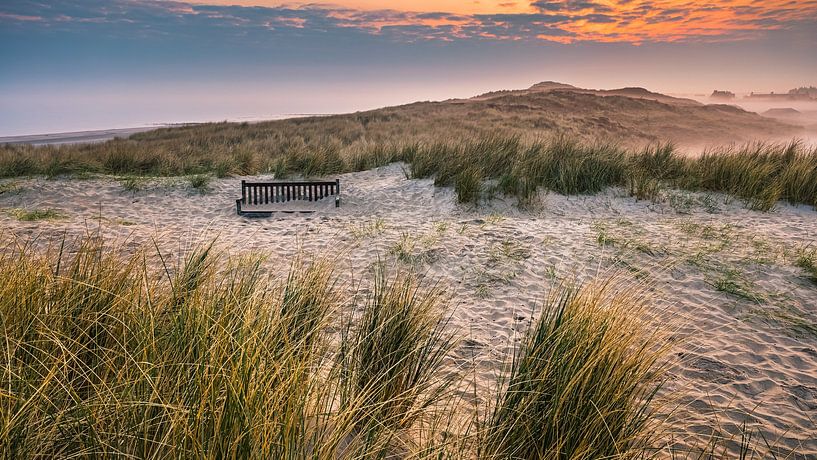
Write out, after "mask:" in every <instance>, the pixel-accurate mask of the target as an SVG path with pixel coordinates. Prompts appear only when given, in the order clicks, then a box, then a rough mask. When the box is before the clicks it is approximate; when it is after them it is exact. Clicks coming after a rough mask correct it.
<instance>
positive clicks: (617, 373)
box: [0, 238, 725, 460]
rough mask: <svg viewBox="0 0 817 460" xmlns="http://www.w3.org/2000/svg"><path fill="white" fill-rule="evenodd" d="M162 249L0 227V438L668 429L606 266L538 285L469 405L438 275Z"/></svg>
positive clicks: (502, 452) (632, 320) (634, 326)
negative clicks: (349, 273) (538, 297)
mask: <svg viewBox="0 0 817 460" xmlns="http://www.w3.org/2000/svg"><path fill="white" fill-rule="evenodd" d="M167 260H168V257H166V256H164V255H162V254H161V253H159V251H158V250H157V249H155V248H154V249H151V250H140V251H137V252H136V253H131V254H130V255H121V254H119V253H118V252H117V250H116V249H115V248H105V247H104V246H102V245H101V243H100V242H99V241H94V240H87V241H84V242H79V243H75V244H63V245H62V246H59V247H56V248H52V249H37V248H35V247H33V246H32V245H28V244H25V243H22V242H20V241H17V240H10V241H9V240H8V238H6V239H4V241H3V245H2V250H0V328H2V331H3V337H4V340H3V341H2V342H0V382H2V387H0V453H1V454H2V457H3V458H15V459H18V458H21V459H25V458H134V457H135V458H246V459H250V458H259V459H261V458H264V459H266V458H276V459H277V458H287V459H337V458H360V459H370V458H383V459H385V458H395V459H397V458H401V459H402V458H407V459H414V458H416V459H491V460H494V459H538V458H544V459H597V458H618V459H629V458H649V457H652V456H654V453H655V452H656V450H655V449H654V447H656V446H660V445H661V443H662V442H663V440H662V439H661V435H662V433H663V432H662V431H661V424H660V422H659V420H658V418H657V417H656V416H655V409H654V404H653V395H654V394H655V391H656V390H657V389H658V388H659V385H660V377H661V372H662V370H663V366H662V363H664V357H665V354H664V352H665V351H666V345H665V342H663V341H662V336H661V334H660V333H658V332H655V330H653V329H650V328H648V327H647V324H648V323H647V322H644V321H642V320H641V318H643V317H644V316H643V315H642V314H643V313H644V311H645V310H644V308H645V306H646V305H647V302H648V301H649V298H647V297H643V296H639V295H637V293H634V292H633V291H628V290H626V289H625V290H621V289H618V288H617V287H616V286H617V285H616V284H615V283H612V282H609V283H601V284H598V283H591V284H587V285H584V286H573V287H565V288H563V289H559V290H557V291H556V292H555V293H554V294H553V295H552V296H550V297H549V298H548V301H547V302H545V305H544V309H543V311H542V312H541V315H540V318H539V319H538V320H537V321H535V322H534V324H533V325H532V327H531V329H530V331H529V333H528V334H527V336H526V338H525V340H523V342H522V344H521V346H520V347H519V349H518V351H517V352H516V354H515V356H514V359H513V361H512V362H511V363H509V368H508V369H509V370H508V373H507V375H506V377H505V378H504V379H503V380H502V381H501V382H500V384H499V386H498V387H497V390H496V392H495V393H493V394H483V395H478V396H479V399H482V400H489V401H493V403H491V404H490V405H489V408H488V411H487V413H486V412H482V413H480V411H479V410H477V411H476V412H475V411H474V410H473V406H472V405H470V403H466V402H465V401H464V400H463V399H462V398H463V396H462V394H460V393H458V392H457V391H456V389H457V388H458V384H459V383H461V382H457V381H455V380H454V377H452V376H451V375H450V373H445V372H444V370H445V369H444V368H445V364H446V360H447V357H448V356H449V352H450V351H451V350H452V347H454V346H455V342H456V340H455V333H456V331H454V330H453V329H452V327H451V326H450V325H449V323H448V318H449V316H448V315H449V313H447V312H446V305H447V302H446V300H447V296H446V295H445V292H444V290H443V289H442V287H440V286H436V285H429V284H428V283H425V282H423V281H422V280H421V279H420V278H418V277H416V276H415V275H412V274H411V273H401V272H396V273H392V274H387V273H386V272H385V271H382V270H380V271H377V272H376V273H375V275H374V277H373V279H372V280H371V288H370V289H369V291H368V292H369V293H368V295H365V296H361V295H356V294H350V293H349V292H348V290H346V289H345V288H344V287H343V286H339V285H338V281H337V278H336V277H335V275H334V273H333V267H332V266H331V264H329V263H328V262H326V261H325V260H321V259H317V260H312V261H305V260H301V259H295V260H294V261H292V262H291V264H290V265H289V271H288V273H287V274H286V276H285V277H284V278H283V279H277V278H271V277H270V276H269V275H267V274H266V271H265V262H264V261H263V260H262V259H260V258H246V257H245V258H230V257H228V256H227V255H225V254H222V253H220V252H219V251H218V250H217V249H216V248H215V246H213V245H209V246H202V247H199V248H198V249H195V250H193V251H190V252H189V254H188V255H187V256H186V257H185V258H184V260H183V262H181V263H179V265H178V266H176V265H169V264H167V263H166V261H167ZM348 311H352V312H357V313H356V314H353V315H351V316H350V315H348V314H347V312H348ZM724 457H725V456H724Z"/></svg>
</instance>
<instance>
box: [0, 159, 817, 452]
mask: <svg viewBox="0 0 817 460" xmlns="http://www.w3.org/2000/svg"><path fill="white" fill-rule="evenodd" d="M340 178H341V183H342V190H343V193H344V195H343V204H342V207H341V208H339V209H335V208H334V207H333V203H332V202H331V200H330V201H327V202H325V203H319V204H309V203H306V204H304V205H303V206H299V209H303V210H313V211H315V212H314V213H311V214H298V213H294V214H285V213H280V214H276V215H274V216H273V217H271V218H264V219H249V218H241V217H238V216H236V215H235V198H236V197H237V196H238V194H239V186H238V183H239V180H240V178H231V179H225V180H217V181H214V182H213V184H212V185H211V187H210V191H209V192H208V193H207V194H204V195H200V194H198V193H197V192H195V191H194V190H191V189H190V188H189V186H187V185H186V182H185V181H184V180H182V179H166V180H160V181H156V183H154V184H151V185H149V186H147V188H146V189H145V190H142V191H139V192H128V191H125V190H124V189H123V187H122V185H121V184H120V183H119V182H117V181H116V180H114V179H110V178H102V179H95V180H90V181H80V180H57V181H48V180H44V179H27V180H18V181H4V182H3V183H5V184H8V183H10V182H15V184H16V187H17V190H16V191H9V192H5V193H3V194H0V208H19V207H29V208H40V209H42V208H52V209H55V210H59V211H60V212H62V213H64V214H65V215H66V217H65V218H64V219H62V220H54V221H40V222H21V221H18V220H16V219H15V218H13V217H12V216H11V215H10V214H9V213H0V228H2V229H4V233H5V232H6V231H10V232H11V233H14V234H16V235H19V236H22V237H28V236H40V237H45V238H46V239H47V238H48V237H54V236H57V235H61V234H62V233H63V232H67V234H69V235H79V234H81V233H85V232H86V231H89V230H90V231H93V230H95V229H96V228H97V225H98V223H100V222H101V223H102V226H103V227H102V232H103V234H104V235H105V236H107V237H110V238H120V239H128V241H129V242H130V243H129V244H133V245H138V244H139V243H140V242H142V241H145V240H147V239H148V238H150V237H151V236H154V235H160V239H162V240H166V241H172V242H180V243H179V244H181V245H182V246H183V245H185V244H187V243H188V242H189V241H191V240H195V239H201V238H209V237H212V235H215V234H217V235H218V236H219V244H221V245H222V246H224V247H225V248H227V249H229V250H230V251H231V252H259V251H261V252H264V253H268V254H270V255H271V257H288V256H291V255H293V254H295V253H296V252H297V251H299V250H304V251H306V252H308V253H325V252H326V251H329V252H331V253H332V254H337V255H338V256H337V264H338V269H339V271H340V272H342V273H343V274H344V276H346V277H348V276H351V277H352V278H353V279H360V278H361V277H365V274H366V271H367V270H370V269H371V267H372V264H374V263H375V262H376V260H377V258H378V257H380V258H381V259H384V260H386V261H388V263H395V264H399V265H411V266H413V267H414V268H415V269H418V270H419V271H421V272H424V273H427V274H428V275H429V276H431V277H432V278H434V279H439V280H440V281H441V282H442V283H444V284H445V285H446V286H448V291H449V292H450V293H451V295H452V308H453V309H454V314H453V321H452V327H455V328H457V330H458V331H459V333H460V334H461V335H462V336H463V341H462V343H461V345H460V347H459V348H458V349H456V350H455V351H454V352H453V356H451V359H450V360H449V362H450V365H451V366H452V370H453V369H456V366H458V365H461V366H470V365H472V364H474V363H476V364H475V365H476V375H477V377H478V380H479V381H478V384H479V385H480V386H481V387H482V389H483V390H486V389H488V388H491V387H492V385H493V384H494V382H495V375H496V372H497V369H498V367H499V365H500V363H501V362H502V361H503V360H504V359H505V357H506V354H507V352H508V349H509V346H511V345H512V344H513V342H514V338H516V337H518V336H519V334H520V333H521V332H522V331H524V330H525V328H526V327H527V324H528V322H529V321H530V318H531V317H532V314H533V312H534V311H535V310H536V309H537V307H538V306H539V305H540V303H541V300H542V299H543V298H544V296H545V295H546V293H547V291H548V289H550V288H551V287H553V286H554V285H556V284H558V283H559V282H560V281H562V280H565V279H572V278H573V277H578V278H580V279H584V278H588V277H590V276H593V275H594V274H597V273H607V272H610V271H615V270H619V271H624V272H626V273H628V274H629V275H630V276H631V277H633V278H634V279H637V280H640V281H641V282H644V283H646V284H648V285H649V286H651V289H653V290H654V294H655V296H656V299H657V300H656V303H655V309H656V311H657V312H662V314H670V315H672V316H674V317H675V318H676V319H679V320H682V321H683V325H682V327H681V329H680V331H679V333H678V334H677V338H678V339H679V343H678V345H677V346H676V348H675V350H674V353H675V356H676V358H677V364H676V365H674V366H673V369H672V370H671V373H670V377H669V381H668V383H667V386H666V388H665V391H664V395H665V396H676V397H678V398H679V402H680V404H681V407H680V408H679V409H678V410H677V411H676V414H675V417H676V419H678V420H681V421H682V422H680V423H678V424H677V426H676V428H675V429H676V430H677V432H678V434H677V439H676V440H677V446H678V447H679V448H688V447H690V446H695V445H698V446H701V445H703V444H705V442H706V440H707V439H708V438H709V436H710V434H711V433H712V430H713V428H714V427H720V429H722V430H723V432H724V433H727V434H730V433H731V434H735V433H737V429H738V427H739V426H740V425H741V424H742V423H744V422H746V423H747V425H748V426H750V427H755V426H756V427H758V428H759V429H760V430H761V431H762V432H763V433H764V436H765V437H766V439H767V440H768V441H769V442H770V444H772V445H774V446H777V447H778V448H779V449H780V450H781V451H784V452H785V451H795V452H796V453H798V454H799V456H798V457H796V458H817V428H815V427H817V283H814V282H812V281H811V280H809V279H807V278H806V276H805V273H804V272H803V271H802V270H801V269H799V268H797V267H796V266H795V265H794V260H795V258H796V254H797V251H798V249H799V248H802V247H804V246H806V245H809V244H817V212H815V211H814V210H812V209H810V208H806V207H793V206H789V205H786V204H782V203H781V204H780V206H779V207H778V209H777V210H775V211H773V212H770V213H758V212H753V211H748V210H745V209H743V208H742V206H741V203H739V202H730V203H725V201H726V200H725V197H724V196H722V195H705V194H691V193H686V192H669V194H668V195H667V196H666V197H665V198H666V199H665V201H664V202H663V203H660V204H654V203H649V202H635V201H634V200H633V199H632V198H628V197H626V196H624V194H623V193H622V191H620V190H610V191H608V192H606V193H603V194H600V195H597V196H593V197H564V196H561V195H556V194H542V200H541V204H540V206H538V207H537V208H536V209H534V210H527V211H521V210H519V209H517V208H516V207H514V206H513V205H512V204H511V203H510V202H509V201H505V200H502V199H497V200H495V201H494V202H492V204H491V205H489V206H485V207H483V208H480V209H479V210H474V209H471V208H469V207H464V206H459V205H457V204H456V203H455V202H454V197H453V192H452V191H451V190H450V189H438V188H435V187H433V184H432V181H430V180H407V179H406V178H405V176H404V174H403V172H402V169H401V167H400V165H391V166H388V167H384V168H380V169H378V170H373V171H367V172H361V173H354V174H346V175H342V176H340ZM100 216H102V218H101V219H100ZM299 248H300V249H299ZM482 394H486V393H485V391H483V392H482ZM737 440H739V436H738V438H737Z"/></svg>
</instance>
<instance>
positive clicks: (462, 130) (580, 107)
mask: <svg viewBox="0 0 817 460" xmlns="http://www.w3.org/2000/svg"><path fill="white" fill-rule="evenodd" d="M218 126H223V128H221V127H218V128H213V127H207V128H202V129H211V130H212V129H219V130H220V129H224V130H229V129H231V128H230V126H231V125H230V124H224V125H218ZM197 129H199V128H196V127H193V128H186V129H178V130H177V129H174V130H161V131H157V132H155V133H146V134H140V135H138V137H139V138H140V139H149V138H154V137H161V138H166V137H170V138H172V137H176V136H185V135H187V134H190V135H192V132H190V131H191V130H192V131H195V130H197ZM185 130H187V131H188V133H187V134H185V132H184V131H185ZM242 130H243V131H242V133H243V134H242V135H246V136H250V137H252V138H253V139H269V142H270V143H271V144H270V145H275V144H274V143H275V142H276V141H275V139H281V138H286V139H301V141H298V145H301V144H308V143H309V142H311V141H313V140H314V139H318V138H322V139H327V138H328V139H336V140H337V142H338V143H339V145H348V144H351V143H356V142H360V143H362V145H376V144H377V143H401V142H414V141H423V142H438V141H449V140H457V139H461V138H473V137H474V136H475V135H486V134H499V135H503V136H506V135H518V136H521V137H523V138H525V139H532V138H547V137H552V136H559V135H565V136H568V137H570V138H573V139H576V140H582V141H586V142H597V141H606V142H615V143H618V144H620V145H623V146H630V147H640V146H643V145H645V144H647V143H653V142H656V141H672V142H675V143H676V144H678V145H679V146H684V147H696V148H697V147H700V146H702V145H721V144H726V143H733V142H734V143H741V142H747V141H751V140H756V139H767V140H768V139H790V138H791V137H795V136H798V135H800V134H801V133H802V132H803V128H802V127H801V126H795V125H792V124H788V123H785V122H783V121H780V120H777V119H771V118H767V117H763V116H761V115H758V114H756V113H754V112H747V111H745V110H743V109H741V108H739V107H736V106H732V105H723V104H708V105H705V104H701V103H699V102H696V101H693V100H691V99H684V98H676V97H671V96H667V95H664V94H660V93H656V92H652V91H649V90H647V89H644V88H620V89H612V90H593V89H583V88H577V87H574V86H572V85H567V84H563V83H556V82H543V83H539V84H536V85H533V86H532V87H530V88H527V89H522V90H504V91H494V92H490V93H486V94H482V95H479V96H475V97H473V98H467V99H450V100H446V101H441V102H416V103H413V104H406V105H401V106H396V107H386V108H382V109H376V110H369V111H364V112H357V113H351V114H344V115H331V116H321V117H308V118H294V119H288V120H277V121H267V122H261V123H256V124H251V125H248V126H246V127H242Z"/></svg>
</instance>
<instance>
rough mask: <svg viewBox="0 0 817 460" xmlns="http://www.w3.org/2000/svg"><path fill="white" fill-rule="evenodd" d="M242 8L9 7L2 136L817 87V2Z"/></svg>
mask: <svg viewBox="0 0 817 460" xmlns="http://www.w3.org/2000/svg"><path fill="white" fill-rule="evenodd" d="M236 1H240V2H241V3H242V4H243V5H244V6H229V5H224V4H209V5H208V4H201V3H195V4H192V3H184V2H169V1H161V0H112V1H101V0H68V1H60V2H41V1H28V0H23V1H18V0H12V1H11V2H4V3H3V4H0V59H2V62H3V63H4V64H3V70H2V72H0V136H3V135H17V134H30V133H38V132H54V131H70V130H81V129H100V128H110V127H129V126H136V125H144V124H149V123H161V122H182V121H204V120H221V119H240V118H264V117H269V116H274V115H283V114H291V113H334V112H346V111H354V110H362V109H366V108H375V107H380V106H384V105H392V104H398V103H405V102H411V101H414V100H439V99H446V98H449V97H466V96H470V95H474V94H477V93H480V92H484V91H488V90H493V89H506V88H520V87H527V86H529V85H531V84H533V83H535V82H537V81H543V80H557V81H564V82H567V83H571V84H576V85H579V86H585V87H597V88H611V87H620V86H645V87H648V88H650V89H653V90H657V91H663V92H673V93H708V92H711V90H712V89H715V88H718V89H730V90H733V91H738V92H742V91H752V90H758V91H766V90H777V91H782V90H787V89H789V88H791V87H794V86H799V85H805V84H817V81H815V77H814V75H817V52H815V50H816V49H817V0H815V1H812V0H802V1H789V0H783V1H777V0H771V1H763V2H760V1H752V0H717V1H714V0H713V1H710V2H677V1H675V0H654V1H649V0H597V1H589V0H565V1H555V0H554V1H549V0H538V1H533V2H504V3H503V2H497V3H495V4H494V3H491V2H482V3H480V4H475V3H474V2H454V1H452V0H441V1H438V2H422V1H420V2H414V3H412V2H389V3H388V4H386V5H388V6H387V7H381V6H380V4H379V3H378V2H374V1H368V0H349V1H346V2H344V1H340V2H336V3H335V4H328V3H327V4H324V3H310V4H297V3H287V4H281V3H274V2H265V1H256V2H253V1H252V0H236ZM211 3H225V2H220V0H212V2H211ZM226 3H232V2H226ZM475 5H477V6H475ZM437 7H439V8H445V10H440V11H437V10H435V8H437Z"/></svg>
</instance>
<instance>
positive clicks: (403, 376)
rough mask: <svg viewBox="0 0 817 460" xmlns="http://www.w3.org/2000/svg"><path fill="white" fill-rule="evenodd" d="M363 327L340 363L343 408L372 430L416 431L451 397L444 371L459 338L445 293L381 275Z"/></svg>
mask: <svg viewBox="0 0 817 460" xmlns="http://www.w3.org/2000/svg"><path fill="white" fill-rule="evenodd" d="M375 276H376V277H375V283H374V286H373V289H372V292H371V294H370V295H369V296H368V298H367V300H366V303H365V307H364V310H363V314H362V317H361V318H360V321H359V322H358V325H357V327H355V328H351V329H347V331H346V336H345V337H344V340H343V345H342V347H341V351H340V355H339V359H340V362H341V363H342V366H341V367H342V369H343V374H342V375H343V377H342V378H343V389H344V392H343V404H344V405H346V406H354V407H357V408H358V409H356V410H357V411H358V413H359V417H358V419H357V421H356V423H357V424H358V425H359V426H360V427H365V428H366V429H369V430H371V429H376V430H382V429H388V430H393V429H395V428H401V427H402V428H405V427H410V426H412V425H413V424H414V422H415V421H416V420H417V419H418V417H420V416H421V415H422V414H423V413H425V412H426V411H427V410H428V409H429V408H431V406H432V405H434V404H435V403H436V402H438V401H439V400H440V398H441V397H442V395H443V394H444V393H445V392H446V391H448V389H449V387H450V384H451V382H450V381H449V380H448V379H446V378H444V377H442V376H441V375H440V367H441V365H442V362H443V359H444V358H445V356H446V354H447V353H448V352H449V351H450V350H451V348H452V346H453V344H454V341H453V336H452V335H451V333H450V332H448V331H447V328H446V325H447V322H448V321H447V319H446V318H445V317H444V316H443V313H444V299H443V291H442V290H441V289H440V288H439V287H436V286H432V287H430V288H425V287H424V286H423V284H422V282H421V280H419V279H418V278H417V277H415V276H413V275H411V274H405V273H398V274H397V275H396V276H394V277H391V278H387V276H386V274H385V272H384V271H383V270H379V271H378V273H377V274H376V275H375Z"/></svg>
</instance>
